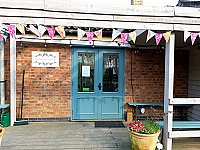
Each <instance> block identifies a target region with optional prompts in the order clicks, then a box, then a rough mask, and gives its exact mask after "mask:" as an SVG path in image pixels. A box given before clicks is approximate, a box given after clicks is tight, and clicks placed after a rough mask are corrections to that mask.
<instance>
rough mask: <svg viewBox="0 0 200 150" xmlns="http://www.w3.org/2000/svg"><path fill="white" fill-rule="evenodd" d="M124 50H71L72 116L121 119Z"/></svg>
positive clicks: (77, 117) (73, 117)
mask: <svg viewBox="0 0 200 150" xmlns="http://www.w3.org/2000/svg"><path fill="white" fill-rule="evenodd" d="M123 106H124V50H123V49H97V48H96V49H94V48H73V49H72V119H74V120H76V119H122V118H123Z"/></svg>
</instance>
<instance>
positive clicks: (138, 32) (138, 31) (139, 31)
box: [136, 30, 145, 36]
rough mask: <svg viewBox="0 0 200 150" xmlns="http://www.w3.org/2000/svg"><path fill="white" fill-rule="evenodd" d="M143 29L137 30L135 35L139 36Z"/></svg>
mask: <svg viewBox="0 0 200 150" xmlns="http://www.w3.org/2000/svg"><path fill="white" fill-rule="evenodd" d="M144 31H145V30H137V35H136V36H139V35H140V34H142V33H143V32H144Z"/></svg>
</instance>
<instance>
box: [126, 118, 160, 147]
mask: <svg viewBox="0 0 200 150" xmlns="http://www.w3.org/2000/svg"><path fill="white" fill-rule="evenodd" d="M128 130H129V135H130V140H131V145H132V149H133V150H155V149H156V144H157V141H158V137H159V135H160V132H161V131H160V126H159V125H157V124H156V123H154V122H153V121H152V120H145V121H143V122H141V121H136V122H131V123H130V124H129V127H128Z"/></svg>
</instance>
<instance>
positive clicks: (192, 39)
mask: <svg viewBox="0 0 200 150" xmlns="http://www.w3.org/2000/svg"><path fill="white" fill-rule="evenodd" d="M190 35H191V41H192V45H193V44H194V42H195V40H196V38H197V36H198V33H190Z"/></svg>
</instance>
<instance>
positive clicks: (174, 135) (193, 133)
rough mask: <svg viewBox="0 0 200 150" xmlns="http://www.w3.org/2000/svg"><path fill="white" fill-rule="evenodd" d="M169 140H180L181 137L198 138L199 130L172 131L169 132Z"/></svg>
mask: <svg viewBox="0 0 200 150" xmlns="http://www.w3.org/2000/svg"><path fill="white" fill-rule="evenodd" d="M169 137H170V138H181V137H200V130H196V131H172V132H169Z"/></svg>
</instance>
